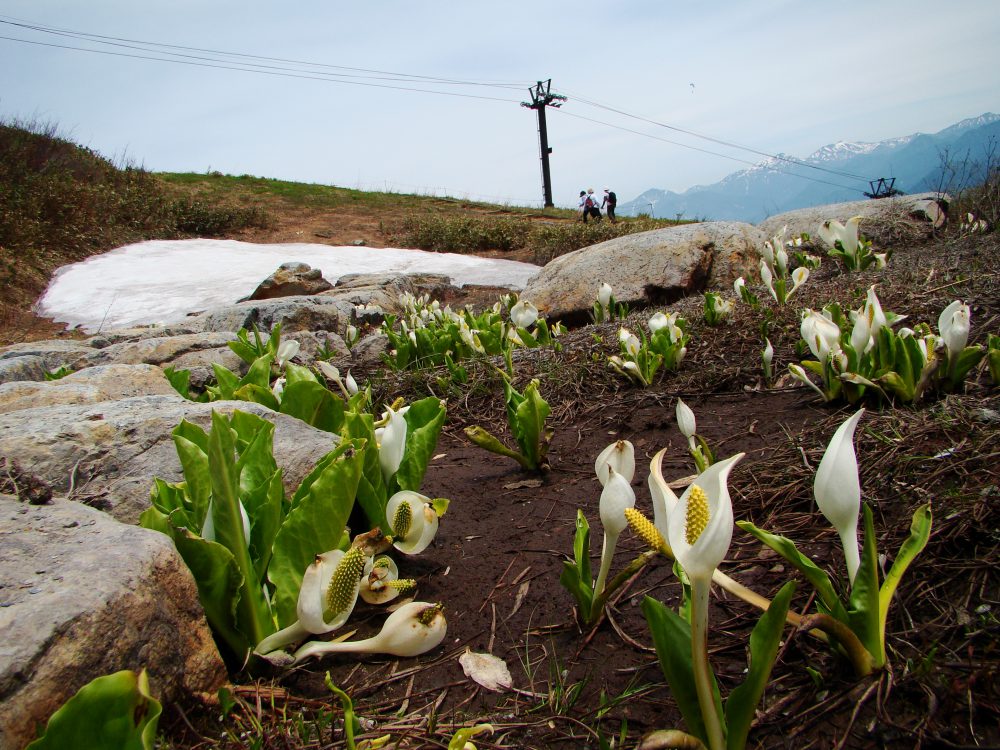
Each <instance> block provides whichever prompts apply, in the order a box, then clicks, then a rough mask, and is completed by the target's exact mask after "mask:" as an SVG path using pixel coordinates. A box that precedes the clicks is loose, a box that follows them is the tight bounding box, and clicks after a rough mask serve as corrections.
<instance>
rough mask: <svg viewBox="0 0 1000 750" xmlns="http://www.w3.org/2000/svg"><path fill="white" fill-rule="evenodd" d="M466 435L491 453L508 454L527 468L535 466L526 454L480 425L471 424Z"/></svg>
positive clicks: (466, 429)
mask: <svg viewBox="0 0 1000 750" xmlns="http://www.w3.org/2000/svg"><path fill="white" fill-rule="evenodd" d="M464 432H465V436H466V437H467V438H469V440H471V441H472V442H473V443H475V444H476V445H478V446H479V447H480V448H482V449H483V450H488V451H489V452H490V453H496V454H497V455H499V456H507V457H508V458H513V459H514V460H515V461H517V462H518V463H519V464H521V466H523V467H524V468H525V469H531V468H534V467H532V466H531V462H530V461H529V459H527V458H526V457H525V456H522V455H521V454H520V453H518V452H517V451H514V450H511V449H510V448H508V447H507V446H506V445H504V444H503V443H501V442H500V441H499V440H498V439H497V438H496V437H494V436H493V435H492V434H490V433H489V432H487V431H486V430H484V429H483V428H482V427H480V426H479V425H471V426H469V427H466V428H465V430H464Z"/></svg>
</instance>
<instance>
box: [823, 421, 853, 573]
mask: <svg viewBox="0 0 1000 750" xmlns="http://www.w3.org/2000/svg"><path fill="white" fill-rule="evenodd" d="M864 413H865V410H864V409H861V410H859V411H858V412H857V413H856V414H855V415H854V416H852V417H851V418H850V419H848V420H847V421H846V422H844V423H843V424H842V425H840V427H838V428H837V431H836V432H834V433H833V437H832V438H830V444H829V445H828V446H827V448H826V452H825V453H824V454H823V460H822V461H820V463H819V468H818V469H817V470H816V481H815V484H814V485H813V494H814V495H815V497H816V504H817V505H818V506H819V509H820V512H822V514H823V515H824V516H826V519H827V520H828V521H829V522H830V523H831V524H832V525H833V527H834V528H835V529H836V530H837V534H839V535H840V541H841V544H842V545H843V547H844V557H845V558H846V560H847V575H848V577H849V578H850V580H851V583H852V584H853V583H854V576H855V575H856V574H857V572H858V567H859V566H860V565H861V555H860V553H859V551H858V513H859V511H860V510H861V481H860V479H859V478H858V458H857V455H856V454H855V452H854V430H855V428H856V427H857V426H858V421H859V420H860V419H861V416H862V415H863V414H864Z"/></svg>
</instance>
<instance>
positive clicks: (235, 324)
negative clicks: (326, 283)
mask: <svg viewBox="0 0 1000 750" xmlns="http://www.w3.org/2000/svg"><path fill="white" fill-rule="evenodd" d="M352 309H353V306H352V305H351V304H350V303H348V302H345V301H341V300H339V299H335V298H330V297H325V296H323V295H315V296H296V297H279V298H278V299H272V300H251V301H247V302H238V303H236V304H235V305H225V306H223V307H217V308H214V309H212V310H208V311H207V312H204V313H201V314H200V315H196V316H193V317H191V318H190V319H189V320H188V321H187V325H189V326H192V327H196V328H197V329H198V330H202V331H238V330H239V329H240V328H246V329H247V330H248V331H249V330H250V328H251V327H252V326H254V325H256V326H257V328H258V329H259V330H260V331H262V332H263V331H270V330H271V329H272V328H274V326H275V325H277V324H278V323H280V324H281V332H282V335H284V334H288V333H291V332H293V331H342V330H343V329H344V328H345V327H346V326H347V323H348V322H349V321H350V319H351V312H352Z"/></svg>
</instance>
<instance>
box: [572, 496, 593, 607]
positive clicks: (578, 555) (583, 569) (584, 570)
mask: <svg viewBox="0 0 1000 750" xmlns="http://www.w3.org/2000/svg"><path fill="white" fill-rule="evenodd" d="M573 559H574V560H575V561H576V567H577V570H579V571H580V578H581V579H582V580H583V581H584V583H586V584H587V585H588V586H589V587H590V588H591V589H593V588H594V579H593V577H592V576H591V573H590V524H589V523H587V517H586V516H585V515H583V511H582V510H580V509H577V511H576V533H575V534H574V535H573Z"/></svg>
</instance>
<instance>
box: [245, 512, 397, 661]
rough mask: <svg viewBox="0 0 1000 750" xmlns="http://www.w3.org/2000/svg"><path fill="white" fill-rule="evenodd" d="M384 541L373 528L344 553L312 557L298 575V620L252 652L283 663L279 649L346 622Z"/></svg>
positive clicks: (335, 552) (337, 552) (380, 534)
mask: <svg viewBox="0 0 1000 750" xmlns="http://www.w3.org/2000/svg"><path fill="white" fill-rule="evenodd" d="M384 539H385V537H384V536H383V535H382V532H381V531H380V530H379V529H374V530H372V531H369V532H368V533H366V534H359V535H358V536H357V537H355V538H354V542H353V543H352V544H351V547H350V549H348V550H347V552H344V551H343V550H339V549H336V550H330V551H329V552H324V553H322V554H320V555H316V559H315V560H313V562H312V564H311V565H310V566H309V567H308V568H306V570H305V573H303V575H302V585H301V586H300V587H299V599H298V602H297V603H296V606H295V612H296V615H297V616H298V618H299V619H298V620H297V621H295V622H294V623H292V624H291V625H289V626H288V627H287V628H284V629H282V630H279V631H278V632H277V633H273V634H271V635H269V636H267V637H266V638H264V639H263V640H262V641H261V642H260V643H258V644H257V646H256V648H254V651H255V652H256V653H257V654H259V655H261V656H267V655H268V654H271V653H272V652H277V653H275V654H273V656H271V657H268V658H269V660H270V661H273V662H274V663H279V664H284V663H287V661H288V656H287V654H283V653H282V652H280V651H279V649H282V648H284V647H285V646H287V645H289V644H292V643H296V642H297V641H301V640H302V639H303V638H306V637H308V636H309V635H321V634H323V633H329V632H332V631H334V630H336V629H337V628H339V627H341V626H342V625H343V624H344V623H345V622H347V619H348V618H349V617H350V616H351V613H352V612H353V611H354V605H355V604H356V603H357V601H358V591H359V589H360V587H361V577H362V576H363V575H364V573H365V570H366V569H367V567H368V566H369V564H370V562H371V557H372V555H374V554H375V550H376V549H377V548H378V547H379V546H380V545H381V544H382V542H383V540H384ZM327 618H329V619H327Z"/></svg>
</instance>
